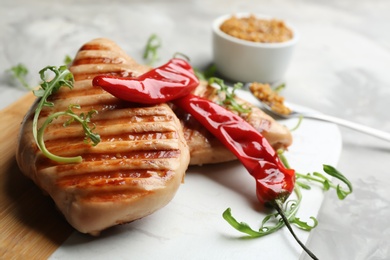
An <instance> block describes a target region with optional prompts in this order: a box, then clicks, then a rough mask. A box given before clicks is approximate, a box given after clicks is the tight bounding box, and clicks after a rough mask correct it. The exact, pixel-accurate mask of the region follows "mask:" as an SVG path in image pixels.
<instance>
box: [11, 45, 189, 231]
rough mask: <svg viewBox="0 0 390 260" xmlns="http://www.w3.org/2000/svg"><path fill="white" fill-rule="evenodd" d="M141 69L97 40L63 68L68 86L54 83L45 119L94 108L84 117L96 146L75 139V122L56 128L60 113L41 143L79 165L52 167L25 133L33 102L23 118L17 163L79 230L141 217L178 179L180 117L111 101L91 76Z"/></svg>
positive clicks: (162, 201)
mask: <svg viewBox="0 0 390 260" xmlns="http://www.w3.org/2000/svg"><path fill="white" fill-rule="evenodd" d="M148 69H149V68H147V67H143V66H140V65H138V64H137V63H135V62H134V61H133V60H132V59H131V58H129V57H128V56H127V55H126V54H124V53H123V51H122V50H121V49H120V48H119V47H118V46H117V45H116V44H114V43H113V42H111V41H109V40H106V39H97V40H94V41H91V42H89V43H87V44H85V45H84V46H83V47H82V48H81V49H80V51H79V52H78V54H77V56H76V58H75V59H74V61H73V64H72V65H71V67H70V70H71V72H72V73H73V75H74V78H75V83H74V89H72V90H70V89H68V88H61V89H60V90H59V91H58V92H57V93H55V94H54V95H53V96H52V97H51V101H53V103H54V107H45V108H44V110H42V112H41V115H40V119H39V122H38V125H41V124H42V123H43V120H45V119H46V118H47V116H48V115H49V114H51V113H54V112H56V111H63V110H66V109H67V108H68V106H69V105H70V104H78V105H80V106H81V110H80V111H75V112H77V113H78V112H80V113H81V112H88V111H90V110H92V109H95V110H97V111H98V114H97V115H94V116H93V117H92V123H94V124H95V126H96V128H95V129H94V131H95V132H97V133H99V135H100V136H101V142H100V143H99V144H98V145H97V146H94V147H93V146H91V145H89V144H86V143H84V142H83V139H84V132H83V129H82V127H81V126H80V125H79V124H71V125H69V126H68V127H63V125H62V124H63V123H64V121H65V120H66V119H67V118H59V119H57V120H55V121H53V123H52V124H50V125H49V127H48V128H47V129H46V132H45V143H46V146H47V148H48V149H49V150H50V151H51V152H52V153H54V154H56V155H60V156H77V155H81V156H82V158H83V160H82V162H81V163H75V164H59V163H56V162H53V161H51V160H49V159H47V158H46V157H44V156H43V155H42V153H41V151H39V149H38V148H37V145H36V144H35V141H34V138H33V135H32V117H33V114H34V110H35V107H34V106H33V107H32V108H31V110H30V111H29V112H28V114H27V115H26V117H25V120H24V122H23V125H22V128H21V131H20V135H19V147H18V151H17V162H18V164H19V166H20V169H21V170H22V171H23V173H24V174H25V175H27V176H28V177H30V178H31V179H33V180H34V182H35V183H36V184H37V185H38V186H39V187H40V188H41V189H43V190H44V191H45V192H47V193H48V194H49V195H50V196H51V197H52V198H53V200H54V202H55V204H56V206H57V207H58V209H59V210H60V211H61V212H62V213H63V215H64V216H65V218H66V219H67V221H68V222H69V223H70V224H71V225H72V226H73V227H74V228H76V229H77V230H79V231H80V232H82V233H89V234H92V235H97V234H99V233H100V231H102V230H104V229H106V228H108V227H111V226H114V225H117V224H122V223H126V222H130V221H133V220H136V219H139V218H142V217H144V216H147V215H149V214H151V213H153V212H155V211H156V210H158V209H160V208H162V207H163V206H165V205H166V204H167V203H168V202H169V201H170V200H171V199H172V198H173V196H174V195H175V193H176V191H177V189H178V187H179V186H180V183H181V182H182V181H183V178H184V174H185V171H186V169H187V167H188V163H189V149H188V146H187V144H186V141H185V139H184V135H183V130H182V126H181V123H180V121H179V120H178V118H177V117H176V115H175V114H174V113H173V111H172V110H171V108H170V107H169V106H168V105H166V104H160V105H156V106H140V105H139V104H137V105H135V104H129V103H125V102H122V101H120V100H118V99H117V98H115V97H113V96H112V95H111V94H109V93H107V92H105V91H103V90H102V89H100V88H98V87H93V86H92V79H93V77H94V76H95V75H98V74H110V75H118V76H138V75H140V74H142V73H144V72H145V71H147V70H148Z"/></svg>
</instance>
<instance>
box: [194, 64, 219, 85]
mask: <svg viewBox="0 0 390 260" xmlns="http://www.w3.org/2000/svg"><path fill="white" fill-rule="evenodd" d="M194 72H195V75H196V76H197V77H198V79H199V80H204V81H206V80H208V79H210V78H212V77H214V76H215V74H216V73H217V66H215V64H212V65H210V66H209V67H207V68H206V70H204V71H200V70H199V69H196V68H194Z"/></svg>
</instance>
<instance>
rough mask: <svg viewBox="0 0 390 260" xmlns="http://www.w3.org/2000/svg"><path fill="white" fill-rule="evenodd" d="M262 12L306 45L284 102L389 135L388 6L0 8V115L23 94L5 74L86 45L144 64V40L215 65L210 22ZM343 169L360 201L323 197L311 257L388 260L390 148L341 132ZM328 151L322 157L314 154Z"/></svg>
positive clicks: (38, 2)
mask: <svg viewBox="0 0 390 260" xmlns="http://www.w3.org/2000/svg"><path fill="white" fill-rule="evenodd" d="M247 11H250V12H257V13H263V14H267V15H272V16H276V17H279V18H282V19H285V20H288V21H289V22H291V23H293V24H294V25H295V26H296V27H297V28H298V29H299V31H300V34H301V39H300V42H299V44H298V46H297V49H296V52H295V54H294V56H293V60H292V63H291V66H290V68H289V70H288V72H287V74H286V77H285V82H286V85H287V88H286V90H285V92H284V93H283V94H284V95H285V96H286V98H287V99H288V100H289V101H291V102H294V103H298V104H300V105H304V106H307V107H311V108H314V109H317V110H319V111H321V112H324V113H328V114H331V115H335V116H339V117H342V118H345V119H350V120H353V121H355V122H359V123H363V124H366V125H369V126H373V127H375V128H378V129H381V130H384V131H388V132H390V115H389V112H388V111H389V109H390V103H389V100H390V73H389V68H390V33H389V28H390V16H389V15H388V14H389V13H390V1H388V0H377V1H372V0H310V1H309V0H267V1H263V0H261V1H242V0H214V1H206V0H204V1H201V0H199V1H195V0H194V1H173V0H172V1H168V0H165V1H157V0H155V1H115V0H111V1H89V0H85V1H76V0H70V1H47V0H35V1H28V0H24V1H20V0H19V1H18V0H2V1H1V2H0V75H1V77H0V108H4V107H5V106H7V105H9V104H10V103H12V102H13V101H15V100H16V99H18V98H19V97H20V96H22V95H23V94H24V93H25V92H26V91H25V90H24V89H22V88H20V87H15V86H14V84H13V82H11V80H10V78H9V75H8V74H7V73H4V71H5V70H6V69H7V68H9V67H11V66H13V65H16V64H17V63H19V62H22V63H24V64H26V65H27V67H28V68H30V76H29V78H28V80H29V83H30V84H36V83H37V82H38V77H37V76H36V75H37V71H38V70H39V69H41V68H43V67H44V66H46V65H49V64H51V65H58V64H60V63H62V61H63V58H64V56H65V55H66V54H69V55H73V54H74V53H75V52H76V51H77V49H78V48H79V47H80V46H81V45H82V44H83V43H84V42H86V41H89V40H90V39H92V38H95V37H102V36H103V37H109V38H111V39H113V40H115V41H116V42H117V43H118V44H119V45H120V46H122V47H123V48H124V49H125V50H126V51H127V52H128V53H129V54H130V55H131V56H133V57H134V58H136V59H138V60H140V59H141V53H142V49H143V47H144V45H145V42H146V39H147V38H148V37H149V36H150V35H151V33H157V34H158V35H159V36H160V37H161V38H162V39H163V48H162V49H161V51H160V53H161V55H160V56H161V62H163V61H165V60H166V59H168V58H169V57H171V55H172V54H173V53H174V52H176V51H179V52H183V53H186V54H188V55H189V56H190V57H191V59H192V61H193V64H194V66H196V67H199V68H201V67H204V66H206V65H208V64H210V63H211V62H212V60H211V28H210V25H211V21H212V20H213V19H214V18H215V17H217V16H218V15H221V14H225V13H232V12H247ZM341 131H342V136H343V150H342V153H341V157H340V162H339V165H338V169H339V170H340V171H342V172H343V173H344V174H345V175H346V176H347V177H348V178H349V179H350V180H351V181H352V182H353V185H354V188H355V190H354V193H353V194H352V195H351V196H350V197H348V198H347V200H345V201H342V202H340V201H338V199H337V198H336V196H335V195H334V194H333V193H328V194H327V195H326V198H325V201H324V204H323V206H322V209H321V212H320V215H319V221H320V225H319V226H318V227H317V228H316V229H315V230H314V231H312V233H311V236H310V241H309V243H308V245H309V247H310V248H311V249H312V250H313V251H314V252H316V253H317V254H318V255H319V256H320V258H321V259H390V243H389V242H388V241H390V226H389V225H388V222H387V221H388V219H390V189H389V186H390V177H389V174H390V170H389V169H390V160H389V159H388V158H389V155H390V143H385V142H383V141H379V140H376V139H374V138H372V137H369V136H365V135H362V134H360V133H356V132H353V131H351V130H347V129H341ZM313 149H321V147H313Z"/></svg>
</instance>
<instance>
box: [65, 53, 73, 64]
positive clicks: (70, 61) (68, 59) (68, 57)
mask: <svg viewBox="0 0 390 260" xmlns="http://www.w3.org/2000/svg"><path fill="white" fill-rule="evenodd" d="M72 62H73V59H72V57H70V56H69V55H65V58H64V64H65V65H70V64H71V63H72Z"/></svg>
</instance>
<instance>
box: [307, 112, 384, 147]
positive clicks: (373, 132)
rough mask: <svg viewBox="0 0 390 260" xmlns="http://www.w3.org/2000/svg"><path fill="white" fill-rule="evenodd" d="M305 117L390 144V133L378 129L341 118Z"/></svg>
mask: <svg viewBox="0 0 390 260" xmlns="http://www.w3.org/2000/svg"><path fill="white" fill-rule="evenodd" d="M303 117H306V118H313V119H318V120H322V121H327V122H332V123H335V124H338V125H340V126H345V127H348V128H351V129H353V130H356V131H359V132H362V133H365V134H369V135H371V136H374V137H377V138H380V139H383V140H386V141H388V142H390V133H387V132H384V131H380V130H378V129H374V128H372V127H368V126H365V125H361V124H357V123H354V122H351V121H348V120H345V119H341V118H337V117H333V116H328V115H323V114H308V115H306V114H305V115H303Z"/></svg>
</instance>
